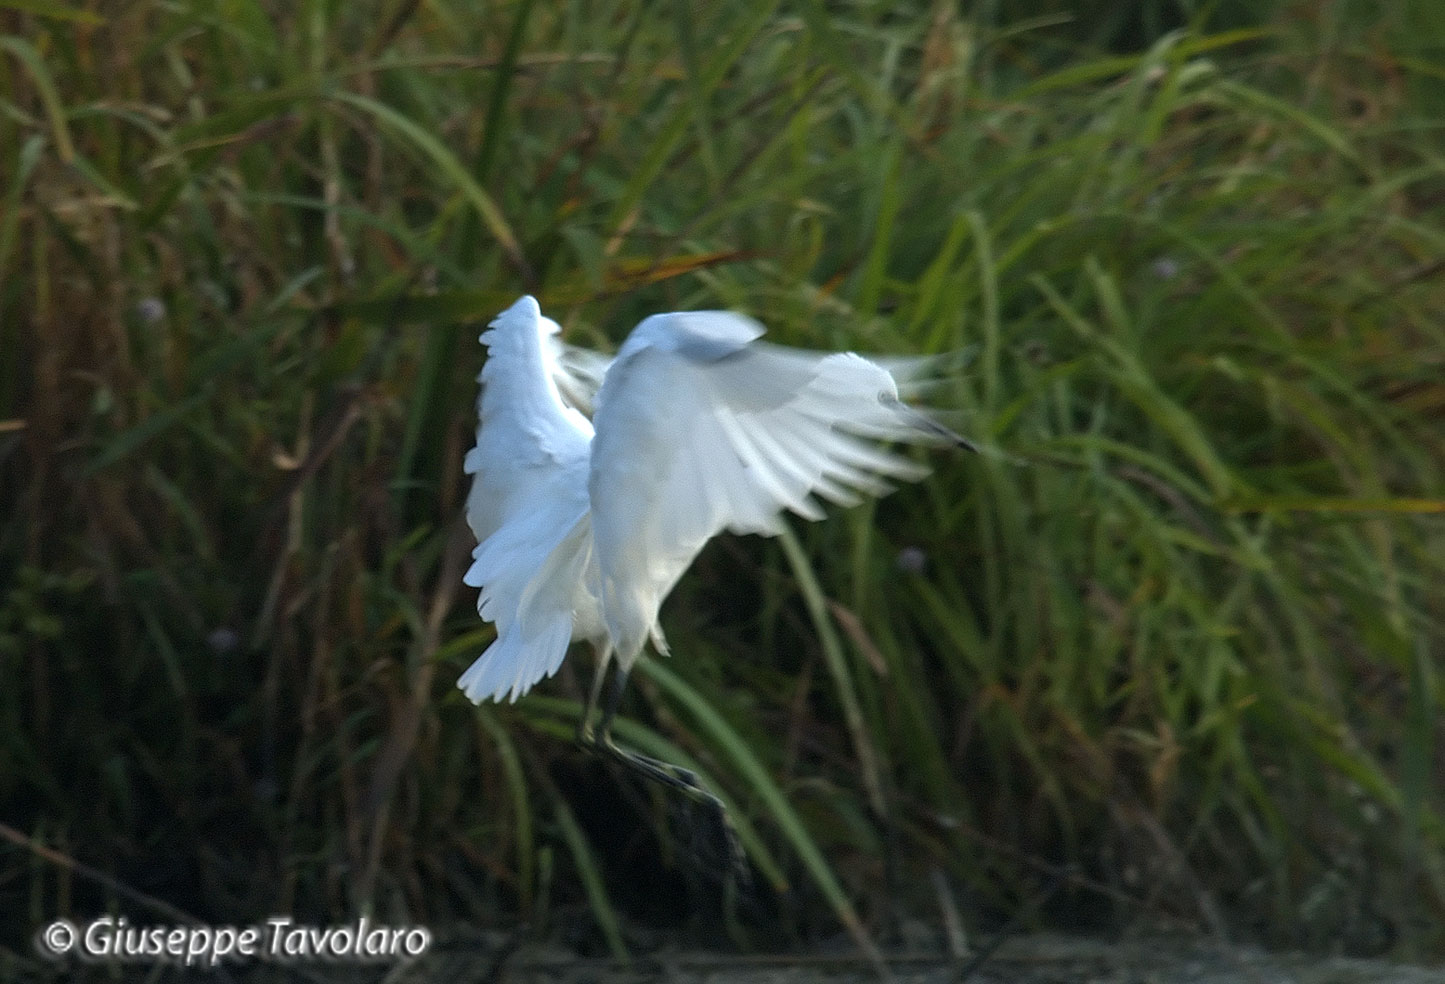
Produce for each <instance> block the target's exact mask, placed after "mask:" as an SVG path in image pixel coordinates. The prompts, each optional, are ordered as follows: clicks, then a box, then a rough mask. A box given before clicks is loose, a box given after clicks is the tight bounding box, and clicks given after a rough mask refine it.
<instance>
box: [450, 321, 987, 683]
mask: <svg viewBox="0 0 1445 984" xmlns="http://www.w3.org/2000/svg"><path fill="white" fill-rule="evenodd" d="M558 331H559V328H558V326H557V323H556V322H554V321H552V320H551V319H549V318H545V317H543V316H542V313H541V310H540V309H539V308H538V306H537V302H536V301H535V300H534V299H533V298H531V297H523V298H522V299H521V300H519V301H517V303H515V304H513V305H512V306H511V307H510V308H508V309H507V310H506V311H504V312H502V313H501V314H500V315H498V316H497V318H496V320H494V321H493V322H492V324H491V328H490V330H488V331H487V332H485V333H483V335H482V336H481V340H482V342H483V343H485V344H486V345H487V348H488V357H487V362H486V367H485V368H484V369H483V370H482V374H481V383H482V393H481V398H480V400H479V402H478V409H479V415H480V423H479V426H478V429H477V446H476V447H475V448H473V449H472V450H471V451H470V452H468V454H467V458H466V471H467V472H468V473H473V474H475V476H476V478H475V480H474V482H473V485H472V489H471V493H470V495H469V496H468V499H467V521H468V522H469V523H470V524H471V527H472V531H473V532H474V533H475V534H476V536H477V540H478V546H477V548H476V550H475V551H474V552H473V559H474V562H473V564H472V566H471V569H470V570H468V571H467V574H466V578H465V581H466V583H467V584H469V585H471V586H473V587H479V588H481V595H480V597H479V598H478V601H477V610H478V612H479V613H480V614H481V616H482V618H484V619H486V620H487V621H490V622H494V623H496V626H497V638H496V641H494V642H493V643H492V644H491V645H490V646H489V647H488V648H487V650H486V651H485V652H484V653H482V655H481V656H480V657H479V658H478V659H477V661H476V662H475V663H473V664H472V665H471V667H470V668H469V669H468V670H467V671H466V672H465V673H463V674H462V676H461V679H460V680H459V681H458V686H460V687H461V689H462V690H463V691H465V692H466V695H467V697H468V698H470V699H471V700H473V701H477V702H480V701H481V700H482V699H484V698H487V697H491V698H494V699H500V698H502V697H504V696H505V697H509V698H510V699H512V700H515V699H516V698H517V697H519V696H520V695H522V694H524V693H526V692H527V690H528V689H530V688H531V687H532V686H533V685H534V684H536V683H537V682H538V681H539V680H541V679H543V678H544V677H547V676H550V675H551V674H553V673H555V672H556V670H557V668H558V666H560V665H561V663H562V658H563V657H564V656H565V655H566V652H567V647H568V645H569V644H570V643H571V642H574V641H583V640H585V641H587V642H590V643H592V644H593V646H594V647H595V648H596V649H597V651H598V654H599V664H598V668H597V673H598V674H599V676H598V679H599V681H600V679H601V674H603V673H604V671H605V670H606V668H607V664H608V661H609V660H610V659H611V658H612V657H613V656H614V655H615V656H616V658H617V661H618V664H619V669H620V670H621V672H622V673H623V674H624V676H625V674H626V673H627V672H628V671H629V670H630V669H631V667H632V665H633V663H634V662H635V661H636V660H637V657H638V655H639V654H640V653H641V651H642V648H643V646H644V644H645V643H646V642H647V641H648V640H649V639H651V640H652V642H653V644H654V646H655V647H656V648H657V649H658V650H659V651H661V652H666V643H665V641H664V639H663V636H662V633H661V630H660V629H659V627H658V622H657V616H658V609H659V607H660V606H661V604H662V600H663V599H664V598H665V597H666V596H667V594H668V592H670V591H671V590H672V588H673V586H674V585H675V584H676V583H677V579H678V578H679V577H680V576H681V575H682V573H683V571H685V570H686V569H687V567H688V565H690V564H691V563H692V561H693V559H694V558H695V557H696V556H697V554H698V552H699V551H701V550H702V547H703V545H704V544H705V543H706V542H707V541H708V540H709V539H710V538H711V537H713V536H714V535H716V534H717V533H719V532H721V531H723V530H731V531H733V532H737V533H760V534H763V535H772V534H776V533H778V532H779V531H780V529H781V526H780V524H781V522H782V518H781V514H782V513H783V511H785V510H787V511H791V512H795V513H797V514H798V515H800V516H803V517H806V518H808V519H820V518H822V515H823V513H822V510H821V509H820V508H819V505H818V503H817V502H816V501H815V499H814V496H820V497H822V498H825V499H829V500H832V501H834V502H838V503H842V504H851V503H855V502H857V501H858V499H859V493H860V492H861V493H867V494H869V495H879V494H881V493H883V492H884V491H886V490H887V488H888V486H887V484H886V482H885V479H886V478H899V479H917V478H919V477H921V476H922V475H923V474H924V473H925V471H926V470H925V469H924V468H922V467H921V466H919V465H917V464H915V463H914V462H911V461H909V460H907V459H905V458H901V457H899V456H898V455H896V454H892V453H890V452H888V451H885V450H883V449H881V448H879V447H878V446H877V445H876V444H875V443H873V442H874V441H875V440H884V441H903V440H906V441H929V440H937V439H939V438H940V437H951V438H953V439H954V440H957V441H959V442H960V443H963V444H965V445H967V442H963V441H962V439H961V438H957V437H956V436H955V435H950V434H949V432H947V431H945V430H944V429H943V428H941V427H940V426H938V425H937V424H935V423H933V422H932V421H931V420H930V419H928V418H926V417H924V416H922V415H921V414H919V413H918V412H916V411H914V410H911V409H909V408H908V407H906V406H904V405H903V404H901V403H900V402H899V401H898V386H897V383H896V381H895V378H894V375H892V374H890V371H889V370H888V369H885V368H883V367H882V366H879V365H877V364H875V363H873V362H870V361H868V360H867V359H864V358H862V357H860V356H858V355H854V354H852V353H838V354H825V353H816V352H806V351H800V350H796V349H788V348H782V347H779V346H774V345H769V344H767V343H764V342H760V341H758V338H759V337H760V336H761V335H762V334H763V327H762V326H761V325H760V324H758V323H757V322H756V321H754V320H752V319H751V318H747V317H744V316H742V315H739V314H730V313H727V312H722V311H699V312H687V313H676V314H659V315H654V316H652V317H650V318H647V319H646V320H644V321H643V322H642V323H641V324H639V325H638V326H637V328H636V329H634V330H633V332H632V334H631V335H630V336H629V337H628V339H627V341H626V342H625V343H624V344H623V346H622V348H621V350H620V351H619V352H618V353H617V356H616V358H615V359H613V360H611V361H610V362H608V361H607V360H606V358H605V357H603V356H599V355H596V354H595V353H588V352H586V351H585V350H578V349H571V348H569V347H567V346H564V345H562V343H561V341H560V340H559V339H558V338H556V335H557V333H558ZM910 366H915V364H913V363H908V362H899V363H896V364H895V368H893V372H894V373H897V374H898V375H899V377H900V378H902V377H903V376H904V374H905V373H906V372H907V371H908V368H909V367H910ZM599 379H600V388H597V387H598V380H599ZM594 390H595V393H594ZM589 406H591V407H592V408H593V415H592V420H591V421H590V422H589V421H588V419H587V418H586V417H585V416H583V414H582V413H581V412H579V410H578V409H576V408H577V407H582V408H584V409H586V408H588V407H589ZM594 698H595V691H594Z"/></svg>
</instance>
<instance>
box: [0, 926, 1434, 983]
mask: <svg viewBox="0 0 1445 984" xmlns="http://www.w3.org/2000/svg"><path fill="white" fill-rule="evenodd" d="M27 963H28V961H27ZM886 963H887V967H886V970H885V969H884V968H881V967H879V966H878V965H876V964H875V963H873V962H872V961H870V960H868V959H867V958H866V957H862V956H860V955H857V954H853V953H847V954H844V953H827V954H819V953H813V954H809V953H800V954H781V955H768V956H742V955H738V954H730V953H711V952H706V951H700V950H679V951H669V952H661V953H655V954H651V955H648V956H640V957H636V958H634V959H633V960H632V961H631V962H630V963H626V962H622V961H618V960H612V959H606V958H601V959H599V958H586V957H579V956H578V955H577V954H575V953H570V952H567V951H565V950H562V949H554V948H546V947H535V946H533V947H523V948H520V949H510V950H509V949H508V947H507V944H506V941H505V940H504V939H503V938H502V937H501V936H500V934H498V935H495V936H490V935H489V936H488V937H487V938H486V939H472V940H465V941H462V940H448V939H445V938H443V939H441V940H438V941H437V942H436V943H435V945H434V946H433V947H432V949H431V950H430V951H429V952H428V953H427V954H426V955H424V956H422V957H420V958H419V959H417V960H414V961H411V962H407V963H394V964H346V963H342V964H324V963H299V964H292V965H280V964H275V963H264V962H258V963H249V964H234V963H231V964H223V965H222V966H220V967H217V968H214V969H203V968H190V969H183V968H176V967H163V966H154V965H151V966H144V965H130V966H128V967H125V968H121V969H120V972H119V975H117V968H115V967H113V966H107V965H103V964H100V965H98V964H81V963H71V964H69V965H66V964H64V963H60V964H39V965H36V964H29V965H28V970H29V971H31V972H30V973H27V972H26V970H27V968H25V967H20V968H17V967H14V966H13V965H12V966H11V968H10V971H11V972H13V971H16V970H19V971H20V973H19V974H18V977H13V976H12V973H10V972H7V973H6V974H4V975H0V976H4V977H6V978H9V979H22V980H34V981H42V980H43V981H58V980H65V981H79V980H95V981H100V980H117V979H124V980H149V981H202V980H204V981H215V982H229V981H246V982H282V981H285V982H291V981H300V982H315V984H340V982H342V981H346V982H368V984H534V982H538V984H540V982H547V984H640V982H644V981H669V982H677V984H810V982H824V984H875V982H878V981H883V980H889V981H891V982H892V984H1442V982H1445V967H1435V968H1426V967H1413V966H1403V965H1399V964H1391V963H1386V962H1384V961H1377V960H1359V959H1350V958H1344V957H1319V956H1309V955H1304V954H1277V953H1266V952H1264V951H1262V950H1258V949H1254V948H1251V947H1239V946H1229V945H1225V944H1221V943H1216V942H1212V941H1209V940H1201V939H1197V938H1190V937H1183V936H1161V937H1152V938H1145V939H1138V940H1131V941H1128V942H1123V943H1111V942H1103V941H1098V940H1091V939H1085V938H1077V937H1068V936H1054V935H1045V934H1039V935H1033V936H1018V937H1014V938H1012V939H1010V940H1008V941H1007V942H1005V943H1004V944H1003V945H1002V946H1001V947H1000V948H999V949H998V950H997V951H996V952H995V953H994V954H992V955H991V956H990V957H989V958H988V959H987V960H986V961H985V962H984V963H982V964H981V965H979V966H977V967H975V968H973V969H972V970H971V971H969V969H968V968H969V967H970V965H971V964H972V963H973V961H972V960H970V959H969V958H967V957H965V958H962V959H956V958H950V957H948V956H944V955H939V954H908V953H903V952H893V953H889V954H888V955H887V956H886Z"/></svg>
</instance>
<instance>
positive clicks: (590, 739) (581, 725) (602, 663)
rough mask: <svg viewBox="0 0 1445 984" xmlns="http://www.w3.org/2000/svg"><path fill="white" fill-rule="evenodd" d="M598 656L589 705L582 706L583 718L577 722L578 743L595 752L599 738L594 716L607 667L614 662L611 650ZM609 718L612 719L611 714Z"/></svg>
mask: <svg viewBox="0 0 1445 984" xmlns="http://www.w3.org/2000/svg"><path fill="white" fill-rule="evenodd" d="M598 656H599V658H598V662H597V672H596V673H595V674H593V676H592V689H591V690H590V691H589V692H588V694H587V706H586V707H584V708H582V718H581V719H580V720H579V721H578V722H577V744H579V745H581V746H582V747H583V748H588V749H591V750H592V751H594V752H595V751H596V750H597V739H596V737H595V736H594V733H593V730H592V718H593V716H594V715H595V714H596V713H597V698H598V697H600V696H602V682H603V681H604V680H606V679H607V669H608V666H609V665H610V664H611V662H612V660H611V659H610V658H609V657H610V650H609V651H608V653H606V654H603V653H599V654H598ZM609 703H611V702H610V701H609ZM608 718H609V720H610V719H611V714H609V715H608Z"/></svg>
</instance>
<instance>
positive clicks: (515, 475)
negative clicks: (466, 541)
mask: <svg viewBox="0 0 1445 984" xmlns="http://www.w3.org/2000/svg"><path fill="white" fill-rule="evenodd" d="M558 330H559V329H558V327H557V323H556V322H555V321H553V320H552V319H550V318H544V317H542V312H541V309H540V308H538V306H537V302H536V300H534V299H533V298H532V297H530V296H526V297H523V298H522V299H521V300H519V301H517V303H515V304H513V305H512V306H511V307H509V308H507V310H505V311H503V312H502V313H501V314H499V315H497V317H496V318H495V319H494V320H493V321H492V323H491V326H490V329H489V330H488V331H485V332H483V333H482V338H481V340H482V342H483V343H485V344H486V346H487V361H486V364H485V365H484V366H483V368H482V374H481V376H480V377H479V380H480V382H481V384H482V392H481V396H480V397H479V398H478V399H477V416H478V418H479V419H478V424H477V446H476V447H474V448H472V450H470V451H468V452H467V456H466V460H465V462H464V464H463V468H464V470H465V471H466V472H467V474H470V475H476V479H475V480H474V481H473V483H472V490H471V493H470V495H468V497H467V522H468V523H469V524H470V525H471V527H472V532H473V533H475V534H476V536H477V542H478V543H481V542H482V541H485V540H486V539H487V537H489V536H491V535H492V534H493V533H495V532H496V531H497V529H498V528H499V527H500V526H501V525H502V524H503V523H504V522H506V520H507V519H508V518H509V517H511V516H515V515H519V514H520V513H523V512H526V511H528V510H529V509H530V508H531V507H532V506H533V505H534V504H535V503H536V501H537V500H538V498H539V496H541V495H542V494H543V493H544V491H545V490H546V489H547V487H548V486H549V485H550V484H551V483H552V482H553V481H554V480H555V476H556V474H557V473H558V472H559V471H560V470H562V469H564V467H565V466H566V465H567V464H569V463H574V462H577V461H585V460H586V458H587V455H588V447H589V444H590V442H591V439H592V424H591V422H589V421H588V420H587V418H586V417H584V416H583V415H582V414H581V413H579V412H577V410H575V409H572V408H571V407H568V406H566V405H565V404H564V403H563V401H562V398H561V395H560V393H559V392H558V389H557V383H556V377H558V376H559V375H562V371H561V369H560V368H559V366H558V363H557V354H558V350H557V348H556V347H555V345H554V341H553V336H554V335H555V334H556V333H557V332H558Z"/></svg>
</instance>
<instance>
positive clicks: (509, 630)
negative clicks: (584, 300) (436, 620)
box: [458, 297, 601, 701]
mask: <svg viewBox="0 0 1445 984" xmlns="http://www.w3.org/2000/svg"><path fill="white" fill-rule="evenodd" d="M556 331H557V324H556V322H554V321H551V320H550V319H548V318H544V317H542V315H541V311H540V310H539V309H538V307H537V302H536V301H535V300H533V299H532V298H531V297H523V298H522V299H521V300H519V301H518V302H517V303H516V304H514V305H512V306H511V307H510V308H508V309H507V310H506V311H504V312H502V313H501V314H500V315H498V316H497V318H496V320H494V321H493V322H492V324H491V328H490V330H489V331H487V332H485V333H484V334H483V335H482V341H483V342H485V343H486V345H487V349H488V354H487V361H486V365H485V367H484V368H483V369H482V375H481V383H482V393H481V397H480V399H479V401H478V413H479V416H480V418H481V420H480V424H479V427H478V430H477V446H476V447H475V448H473V449H472V450H471V451H469V452H468V453H467V457H466V462H465V465H464V467H465V469H466V471H467V472H469V473H471V474H474V475H475V476H476V477H475V479H474V480H473V482H472V489H471V492H470V494H469V495H468V496H467V522H468V523H469V524H470V525H471V528H472V532H473V533H475V534H476V537H477V548H476V550H474V551H473V552H472V566H471V568H470V569H469V570H468V571H467V573H466V576H465V578H464V581H465V582H466V583H467V584H469V585H471V586H472V587H476V588H481V592H480V594H479V595H478V597H477V611H478V612H479V613H480V614H481V616H482V618H484V619H486V620H487V621H489V622H495V623H496V626H497V638H496V640H495V641H494V642H493V643H492V644H491V645H490V646H489V647H488V648H487V650H486V652H484V653H483V654H482V655H481V656H480V657H479V658H478V659H477V661H476V662H475V663H473V664H472V666H471V668H470V669H468V670H467V671H466V673H464V674H462V677H461V679H460V680H459V681H458V685H459V686H460V687H461V688H462V689H463V690H464V691H466V695H467V697H469V698H470V699H471V700H473V701H479V700H481V699H482V698H484V697H492V698H497V699H500V698H502V697H504V696H510V697H511V698H512V699H513V700H515V699H516V698H517V696H518V695H519V694H522V693H525V692H526V691H527V689H528V688H529V687H531V686H532V685H533V684H534V683H536V682H537V681H538V680H540V679H542V678H543V677H545V676H548V675H550V674H551V673H554V672H556V669H557V667H558V666H559V665H560V664H561V662H562V658H563V656H564V655H565V654H566V652H567V645H568V643H569V642H570V641H571V640H572V638H573V637H574V635H576V634H577V633H578V632H579V631H580V632H581V633H582V634H583V635H585V636H591V635H595V634H596V633H597V632H599V631H600V618H601V617H600V615H599V614H598V613H597V612H596V605H595V603H592V602H590V601H589V597H588V595H587V592H586V586H585V575H586V572H587V569H588V565H589V563H590V562H591V557H592V544H591V537H590V532H589V528H588V525H587V510H588V503H587V489H586V476H587V462H588V454H589V449H590V446H591V439H592V425H591V423H590V422H589V421H588V420H587V418H585V417H583V416H582V415H581V414H580V413H578V412H577V411H576V410H574V409H571V408H568V407H567V406H565V405H564V404H563V402H562V399H561V396H560V394H559V393H558V391H557V386H556V383H555V382H554V374H555V373H556V372H557V367H556V364H555V360H554V349H553V347H552V346H551V344H550V342H551V336H552V335H553V334H555V333H556ZM579 619H580V625H579Z"/></svg>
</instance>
